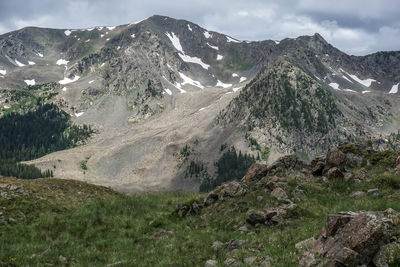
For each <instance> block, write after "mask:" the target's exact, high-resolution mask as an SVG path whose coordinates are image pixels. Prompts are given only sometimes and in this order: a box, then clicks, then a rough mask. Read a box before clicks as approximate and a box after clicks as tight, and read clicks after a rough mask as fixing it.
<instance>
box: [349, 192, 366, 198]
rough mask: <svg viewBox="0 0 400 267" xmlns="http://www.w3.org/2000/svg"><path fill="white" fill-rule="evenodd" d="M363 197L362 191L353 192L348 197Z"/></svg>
mask: <svg viewBox="0 0 400 267" xmlns="http://www.w3.org/2000/svg"><path fill="white" fill-rule="evenodd" d="M364 195H365V192H363V191H354V192H352V193H351V194H350V195H349V197H351V198H359V197H362V196H364Z"/></svg>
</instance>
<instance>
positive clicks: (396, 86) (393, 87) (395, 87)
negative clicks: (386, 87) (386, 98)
mask: <svg viewBox="0 0 400 267" xmlns="http://www.w3.org/2000/svg"><path fill="white" fill-rule="evenodd" d="M399 84H400V83H398V84H395V85H393V86H392V89H390V91H389V94H397V93H398V92H399Z"/></svg>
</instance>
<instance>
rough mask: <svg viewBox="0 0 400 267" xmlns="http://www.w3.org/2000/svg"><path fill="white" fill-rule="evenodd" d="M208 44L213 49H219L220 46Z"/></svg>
mask: <svg viewBox="0 0 400 267" xmlns="http://www.w3.org/2000/svg"><path fill="white" fill-rule="evenodd" d="M207 45H208V46H209V47H211V48H212V49H215V50H219V47H218V46H213V45H210V44H209V43H207Z"/></svg>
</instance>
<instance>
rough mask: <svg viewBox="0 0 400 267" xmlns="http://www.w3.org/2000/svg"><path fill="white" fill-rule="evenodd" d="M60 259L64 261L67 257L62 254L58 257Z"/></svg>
mask: <svg viewBox="0 0 400 267" xmlns="http://www.w3.org/2000/svg"><path fill="white" fill-rule="evenodd" d="M58 259H59V260H60V261H62V262H64V261H66V260H67V258H66V257H64V256H63V255H60V256H59V257H58Z"/></svg>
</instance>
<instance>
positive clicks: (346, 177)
mask: <svg viewBox="0 0 400 267" xmlns="http://www.w3.org/2000/svg"><path fill="white" fill-rule="evenodd" d="M343 177H344V180H345V181H350V179H351V178H352V177H353V174H352V173H351V172H345V173H343Z"/></svg>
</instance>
